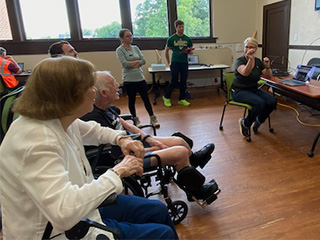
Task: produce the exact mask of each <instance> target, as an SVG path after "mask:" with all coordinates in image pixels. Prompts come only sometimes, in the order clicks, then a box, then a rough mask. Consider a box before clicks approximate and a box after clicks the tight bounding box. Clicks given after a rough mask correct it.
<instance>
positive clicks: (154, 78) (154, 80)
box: [152, 72, 159, 105]
mask: <svg viewBox="0 0 320 240" xmlns="http://www.w3.org/2000/svg"><path fill="white" fill-rule="evenodd" d="M152 88H153V91H154V99H153V105H156V104H157V97H158V96H159V93H158V86H157V83H156V73H154V72H153V73H152Z"/></svg>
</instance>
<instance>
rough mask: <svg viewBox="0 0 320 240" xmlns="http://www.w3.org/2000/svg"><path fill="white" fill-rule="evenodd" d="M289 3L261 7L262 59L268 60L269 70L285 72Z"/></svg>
mask: <svg viewBox="0 0 320 240" xmlns="http://www.w3.org/2000/svg"><path fill="white" fill-rule="evenodd" d="M290 6H291V1H290V0H285V1H282V2H278V3H273V4H270V5H266V6H264V7H263V39H262V44H263V46H262V54H263V56H262V57H268V58H270V61H271V63H272V65H271V68H273V69H274V68H277V69H281V70H283V71H287V69H288V45H289V26H290Z"/></svg>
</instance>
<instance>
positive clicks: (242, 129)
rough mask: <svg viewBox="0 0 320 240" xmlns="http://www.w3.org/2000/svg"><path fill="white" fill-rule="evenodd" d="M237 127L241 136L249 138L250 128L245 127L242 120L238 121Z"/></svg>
mask: <svg viewBox="0 0 320 240" xmlns="http://www.w3.org/2000/svg"><path fill="white" fill-rule="evenodd" d="M239 126H240V133H241V135H242V136H243V137H245V138H250V137H251V134H250V127H247V126H246V125H244V119H242V118H240V119H239Z"/></svg>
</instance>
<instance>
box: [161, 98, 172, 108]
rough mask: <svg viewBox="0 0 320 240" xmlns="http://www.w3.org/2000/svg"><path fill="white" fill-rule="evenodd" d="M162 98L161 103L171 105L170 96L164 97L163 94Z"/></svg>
mask: <svg viewBox="0 0 320 240" xmlns="http://www.w3.org/2000/svg"><path fill="white" fill-rule="evenodd" d="M162 99H163V104H164V105H165V106H166V107H171V106H172V105H171V100H170V98H165V97H164V96H163V97H162Z"/></svg>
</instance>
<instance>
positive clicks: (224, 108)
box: [219, 103, 228, 131]
mask: <svg viewBox="0 0 320 240" xmlns="http://www.w3.org/2000/svg"><path fill="white" fill-rule="evenodd" d="M227 105H228V103H225V104H224V107H223V111H222V116H221V120H220V126H219V129H220V131H221V130H223V126H222V122H223V117H224V112H225V111H226V107H227Z"/></svg>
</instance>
